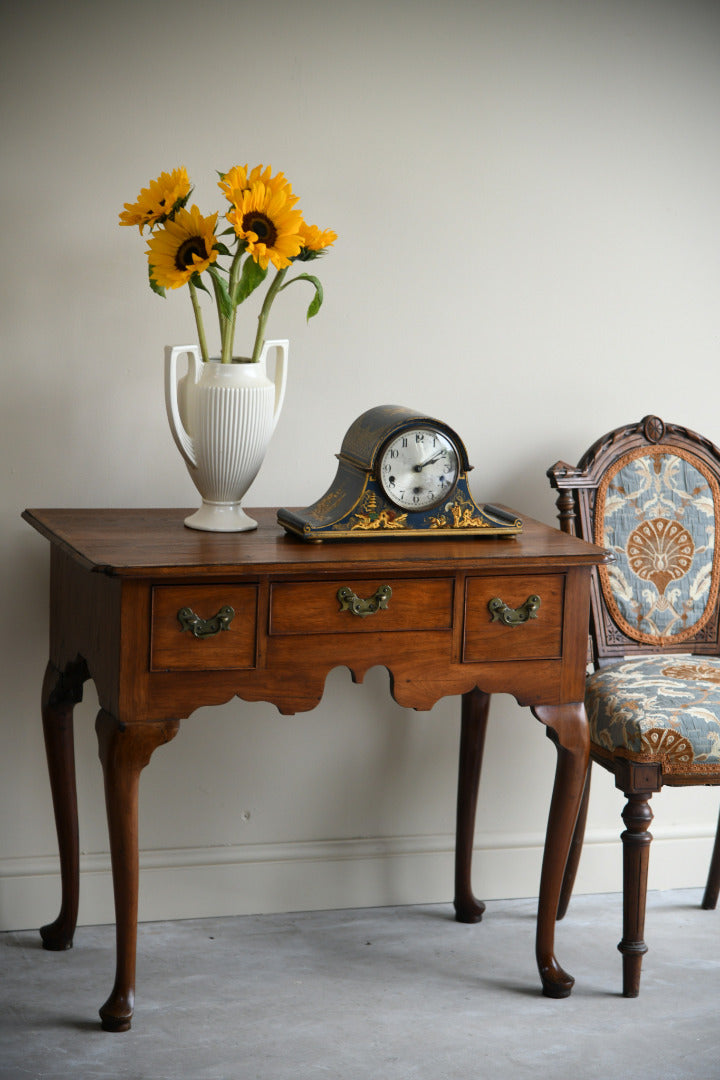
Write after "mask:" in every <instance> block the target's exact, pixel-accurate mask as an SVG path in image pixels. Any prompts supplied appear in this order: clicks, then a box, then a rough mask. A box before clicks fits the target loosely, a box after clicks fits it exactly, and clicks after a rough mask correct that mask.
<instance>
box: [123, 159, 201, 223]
mask: <svg viewBox="0 0 720 1080" xmlns="http://www.w3.org/2000/svg"><path fill="white" fill-rule="evenodd" d="M191 191H192V188H191V186H190V180H189V179H188V174H187V172H186V171H185V169H184V168H180V169H173V171H172V172H171V173H166V172H163V173H160V175H159V176H158V178H157V180H151V181H150V185H149V187H146V188H143V189H142V190H141V192H140V194H139V195H138V197H137V201H136V202H134V203H124V204H123V205H124V206H125V209H124V210H123V212H122V213H121V214H120V224H121V225H137V227H138V229H139V230H140V232H142V231H143V228H144V227H145V226H146V225H149V226H150V228H152V227H153V225H161V224H162V223H163V222H164V221H165V220H166V219H167V218H168V217H169V215H170V214H172V213H173V211H174V210H178V209H179V208H180V207H182V206H184V205H185V203H186V202H187V200H188V198H189V197H190V192H191Z"/></svg>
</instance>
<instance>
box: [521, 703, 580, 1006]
mask: <svg viewBox="0 0 720 1080" xmlns="http://www.w3.org/2000/svg"><path fill="white" fill-rule="evenodd" d="M533 713H534V714H535V716H536V717H537V718H538V720H540V721H542V723H544V724H546V725H547V728H548V735H549V736H550V737H551V738H552V740H553V742H554V743H555V746H556V747H557V766H556V769H555V784H554V786H553V793H552V800H551V803H550V813H549V815H548V824H547V833H546V837H545V851H544V853H543V863H542V874H541V877H540V898H539V901H538V918H537V936H536V941H535V952H536V956H537V963H538V970H539V971H540V978H541V980H542V987H543V994H544V995H545V996H546V997H551V998H564V997H568V996H569V994H570V992H571V991H572V988H573V985H574V983H575V980H574V979H573V977H572V975H568V973H567V972H566V971H563V969H562V968H561V967H560V965H559V963H558V962H557V960H556V958H555V920H556V918H557V913H558V904H559V901H560V892H561V888H562V882H563V877H564V874H565V867H566V865H567V859H568V852H569V850H570V842H571V840H572V837H573V833H574V831H575V823H576V821H577V817H578V811H579V809H580V802H581V799H582V793H583V789H584V787H585V775H586V773H587V767H588V761H589V758H590V736H589V733H588V723H587V716H586V714H585V706H584V705H583V703H582V702H576V703H574V704H569V705H541V706H535V707H533Z"/></svg>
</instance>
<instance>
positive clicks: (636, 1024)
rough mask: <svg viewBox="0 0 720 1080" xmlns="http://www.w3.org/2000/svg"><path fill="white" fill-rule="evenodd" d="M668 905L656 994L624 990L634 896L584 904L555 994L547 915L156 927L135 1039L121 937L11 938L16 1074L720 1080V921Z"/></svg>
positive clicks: (141, 978) (0, 1005)
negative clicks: (43, 944)
mask: <svg viewBox="0 0 720 1080" xmlns="http://www.w3.org/2000/svg"><path fill="white" fill-rule="evenodd" d="M700 897H701V892H700V890H697V891H695V890H690V891H685V890H684V891H678V892H664V893H657V892H655V893H651V894H650V896H649V898H648V913H647V923H646V934H645V936H646V940H647V941H648V944H649V946H650V952H649V953H648V955H647V956H646V958H645V962H644V971H643V981H642V985H641V990H640V997H639V998H637V999H634V1000H628V999H625V998H623V997H622V996H621V994H620V986H621V972H620V964H621V961H620V954H619V953H618V952H617V950H616V947H615V946H616V944H617V941H618V939H619V936H620V931H619V927H620V920H621V897H620V896H619V895H611V896H578V897H575V898H574V900H573V902H572V905H571V908H570V911H569V912H568V915H567V916H566V918H565V920H564V921H563V922H562V923H560V924H559V925H558V930H557V955H558V959H559V960H560V962H561V963H562V964H563V966H564V967H565V968H566V969H567V970H568V971H570V972H572V974H573V975H575V977H576V980H577V981H576V986H575V990H574V992H573V994H572V996H571V997H570V998H568V999H566V1000H564V1001H551V1000H549V999H547V998H544V997H542V995H541V993H540V984H539V980H538V977H537V972H536V968H535V962H534V932H535V913H536V903H535V901H533V900H511V901H494V902H492V903H489V904H488V906H487V911H486V913H485V917H484V919H483V922H482V923H480V924H479V925H476V926H463V925H460V924H459V923H456V922H455V921H454V920H453V918H452V908H451V907H450V906H449V905H441V906H438V905H433V906H420V907H404V908H379V909H364V910H354V911H329V912H310V913H303V914H293V915H264V916H244V917H238V918H222V919H198V920H190V921H182V922H171V923H145V924H143V925H141V926H140V929H139V940H138V979H137V998H136V1003H135V1017H134V1020H133V1027H132V1030H131V1031H129V1032H126V1033H123V1034H108V1033H106V1032H103V1031H101V1029H100V1026H99V1021H98V1018H97V1009H98V1007H99V1006H100V1004H101V1003H102V1002H103V1001H104V999H105V997H106V996H107V994H108V993H109V991H110V987H111V984H112V980H113V974H114V928H113V927H112V926H98V927H82V928H80V929H79V930H78V932H77V936H76V939H75V947H74V948H73V949H72V950H70V951H68V952H64V953H50V952H45V951H44V950H43V949H41V948H40V946H39V944H38V937H37V934H36V933H34V932H33V933H31V932H22V933H6V934H0V972H1V980H2V981H1V983H0V1077H2V1080H29V1078H32V1080H40V1078H43V1080H46V1078H47V1080H101V1078H102V1080H105V1078H108V1080H110V1078H112V1080H289V1078H292V1080H316V1078H317V1080H340V1078H342V1080H456V1078H457V1080H460V1078H462V1080H471V1078H478V1080H504V1078H511V1080H523V1078H524V1077H531V1076H532V1077H534V1078H537V1077H539V1078H545V1077H552V1078H553V1080H577V1078H580V1077H582V1078H588V1080H592V1078H600V1077H602V1078H603V1080H606V1078H609V1077H611V1078H613V1080H624V1078H626V1077H627V1078H628V1080H629V1078H632V1080H650V1078H652V1080H694V1078H697V1080H720V1030H719V1029H720V1025H719V1022H718V1015H719V1013H720V911H718V912H717V913H716V912H706V911H702V910H700V908H699V904H700Z"/></svg>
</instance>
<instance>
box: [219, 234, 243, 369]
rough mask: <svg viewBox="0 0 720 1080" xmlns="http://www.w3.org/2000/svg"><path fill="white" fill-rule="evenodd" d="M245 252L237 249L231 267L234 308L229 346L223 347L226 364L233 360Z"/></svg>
mask: <svg viewBox="0 0 720 1080" xmlns="http://www.w3.org/2000/svg"><path fill="white" fill-rule="evenodd" d="M243 254H244V248H241V249H240V250H239V251H237V252H236V253H235V257H234V258H233V261H232V265H231V267H230V279H229V282H228V292H229V293H230V298H231V299H232V301H233V310H232V316H231V318H230V319H229V321H228V330H227V337H228V339H229V342H228V346H227V348H223V363H224V364H229V363H231V362H232V354H233V343H234V341H235V322H236V320H237V304H236V303H235V289H236V287H237V282H238V277H239V276H240V263H241V261H242V257H243ZM226 352H227V359H225V355H226Z"/></svg>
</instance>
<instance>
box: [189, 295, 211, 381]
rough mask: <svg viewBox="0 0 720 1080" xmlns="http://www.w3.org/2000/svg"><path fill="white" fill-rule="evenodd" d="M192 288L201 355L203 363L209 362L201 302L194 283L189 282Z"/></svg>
mask: <svg viewBox="0 0 720 1080" xmlns="http://www.w3.org/2000/svg"><path fill="white" fill-rule="evenodd" d="M188 285H189V286H190V299H191V301H192V306H193V312H194V313H195V325H196V327H197V332H198V341H199V342H200V354H201V356H202V358H203V363H204V364H207V362H208V347H207V339H206V337H205V324H204V323H203V317H202V311H201V310H200V301H199V299H198V294H197V289H196V288H195V286H194V285H193V283H192V281H188Z"/></svg>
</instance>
